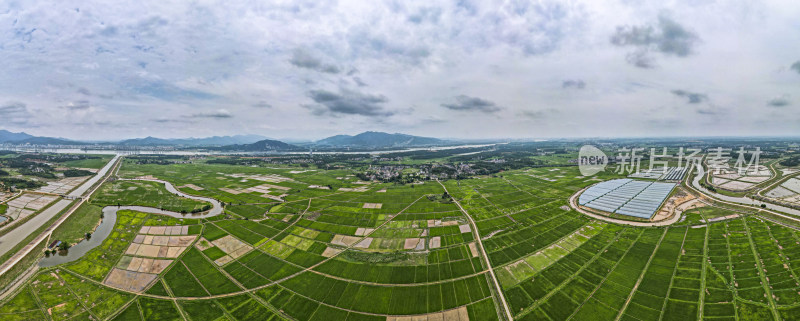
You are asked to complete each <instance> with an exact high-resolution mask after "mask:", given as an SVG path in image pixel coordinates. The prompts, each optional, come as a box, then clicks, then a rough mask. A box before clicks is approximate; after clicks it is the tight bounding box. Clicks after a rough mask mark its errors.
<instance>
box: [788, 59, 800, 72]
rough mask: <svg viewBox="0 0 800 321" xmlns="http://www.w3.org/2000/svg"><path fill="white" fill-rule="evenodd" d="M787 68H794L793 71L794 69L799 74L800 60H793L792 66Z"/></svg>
mask: <svg viewBox="0 0 800 321" xmlns="http://www.w3.org/2000/svg"><path fill="white" fill-rule="evenodd" d="M789 68H791V69H793V70H794V71H796V72H797V73H798V74H800V61H798V62H795V63H794V64H792V66H791V67H789Z"/></svg>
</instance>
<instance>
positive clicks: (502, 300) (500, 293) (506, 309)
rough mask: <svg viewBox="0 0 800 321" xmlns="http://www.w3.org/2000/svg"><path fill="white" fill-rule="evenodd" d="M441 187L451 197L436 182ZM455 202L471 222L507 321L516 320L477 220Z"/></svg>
mask: <svg viewBox="0 0 800 321" xmlns="http://www.w3.org/2000/svg"><path fill="white" fill-rule="evenodd" d="M436 182H437V183H439V185H441V186H442V188H443V189H444V191H445V193H447V194H448V195H450V192H448V191H447V187H445V186H444V184H442V182H440V181H439V180H436ZM452 199H453V202H454V203H456V206H458V209H459V210H461V213H464V216H466V217H467V220H469V225H470V227H471V228H472V233H473V234H474V235H475V240H476V241H477V242H478V248H479V249H480V254H481V258H482V259H483V261H484V263H485V264H486V268H488V269H489V275H490V276H491V277H492V281H493V282H494V286H495V290H496V291H497V296H498V299H499V301H500V303H501V304H503V312H504V313H505V315H506V319H507V320H514V318H513V317H512V316H511V309H510V308H509V307H508V302H506V297H505V295H503V289H502V288H500V282H497V276H495V275H494V268H492V262H490V261H489V257H488V256H487V255H486V249H485V248H484V247H483V242H482V241H481V235H480V233H478V225H477V224H475V220H473V219H472V216H469V213H467V211H466V210H465V209H464V207H462V206H461V203H459V202H458V200H456V199H455V197H452Z"/></svg>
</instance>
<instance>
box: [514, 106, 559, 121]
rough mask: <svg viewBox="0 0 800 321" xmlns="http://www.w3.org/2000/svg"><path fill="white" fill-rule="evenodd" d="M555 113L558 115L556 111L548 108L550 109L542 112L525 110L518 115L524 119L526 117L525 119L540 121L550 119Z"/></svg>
mask: <svg viewBox="0 0 800 321" xmlns="http://www.w3.org/2000/svg"><path fill="white" fill-rule="evenodd" d="M554 113H556V110H555V109H552V108H548V109H542V110H523V111H520V112H519V113H518V115H519V116H522V117H525V118H529V119H535V120H539V119H543V118H546V117H548V116H550V115H552V114H554Z"/></svg>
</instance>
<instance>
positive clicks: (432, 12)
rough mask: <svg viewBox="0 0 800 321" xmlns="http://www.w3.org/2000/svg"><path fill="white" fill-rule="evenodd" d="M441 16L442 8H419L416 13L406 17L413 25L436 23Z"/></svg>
mask: <svg viewBox="0 0 800 321" xmlns="http://www.w3.org/2000/svg"><path fill="white" fill-rule="evenodd" d="M441 15H442V8H436V7H428V8H420V9H419V10H418V11H417V12H416V13H414V14H411V15H409V16H408V21H410V22H412V23H415V24H421V23H423V22H430V23H437V22H439V17H440V16H441Z"/></svg>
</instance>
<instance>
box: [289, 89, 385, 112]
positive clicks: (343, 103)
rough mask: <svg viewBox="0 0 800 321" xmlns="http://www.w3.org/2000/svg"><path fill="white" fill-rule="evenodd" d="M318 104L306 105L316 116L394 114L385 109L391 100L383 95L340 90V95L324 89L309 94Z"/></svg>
mask: <svg viewBox="0 0 800 321" xmlns="http://www.w3.org/2000/svg"><path fill="white" fill-rule="evenodd" d="M308 97H310V98H311V99H312V100H313V101H314V102H315V103H316V104H313V105H304V107H306V108H309V109H311V111H312V112H313V113H314V114H316V115H325V114H331V115H361V116H369V117H376V116H391V115H393V114H394V113H393V112H391V111H387V110H385V109H384V107H383V104H385V103H386V102H388V101H389V100H388V99H387V98H386V97H385V96H383V95H371V94H365V93H361V92H357V91H353V90H349V89H340V90H339V92H338V93H335V92H332V91H327V90H324V89H319V90H312V91H309V92H308Z"/></svg>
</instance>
